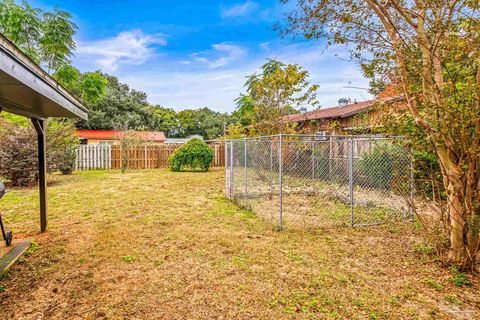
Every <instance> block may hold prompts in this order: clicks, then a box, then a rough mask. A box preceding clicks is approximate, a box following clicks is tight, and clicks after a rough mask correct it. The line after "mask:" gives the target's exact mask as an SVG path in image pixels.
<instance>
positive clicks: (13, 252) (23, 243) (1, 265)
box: [0, 235, 32, 273]
mask: <svg viewBox="0 0 480 320" xmlns="http://www.w3.org/2000/svg"><path fill="white" fill-rule="evenodd" d="M0 237H1V235H0ZM31 243H32V242H31V241H30V240H25V239H23V240H15V239H14V240H13V242H12V244H11V245H10V246H9V247H7V246H6V245H5V242H4V241H2V243H1V245H0V273H3V272H5V271H7V270H8V269H9V268H10V267H11V266H12V265H13V264H14V263H15V261H17V260H18V258H20V257H21V256H22V254H23V253H24V252H25V251H27V250H28V248H30V245H31Z"/></svg>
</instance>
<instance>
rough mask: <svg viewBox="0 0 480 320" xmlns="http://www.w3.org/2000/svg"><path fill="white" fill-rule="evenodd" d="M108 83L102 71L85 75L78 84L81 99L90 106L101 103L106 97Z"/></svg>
mask: <svg viewBox="0 0 480 320" xmlns="http://www.w3.org/2000/svg"><path fill="white" fill-rule="evenodd" d="M107 83H108V80H107V79H106V78H105V77H104V76H103V75H102V74H101V73H100V71H96V72H87V73H84V74H83V75H82V76H81V79H80V81H79V83H78V87H79V89H80V92H81V93H80V97H81V98H82V99H83V100H84V101H86V102H87V103H90V104H94V103H97V102H99V101H100V100H101V99H102V98H103V97H104V96H105V91H106V87H107Z"/></svg>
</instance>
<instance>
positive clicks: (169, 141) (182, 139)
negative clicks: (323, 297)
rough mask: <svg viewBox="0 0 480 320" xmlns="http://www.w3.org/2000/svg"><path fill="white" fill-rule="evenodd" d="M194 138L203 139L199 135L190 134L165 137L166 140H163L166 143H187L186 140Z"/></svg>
mask: <svg viewBox="0 0 480 320" xmlns="http://www.w3.org/2000/svg"><path fill="white" fill-rule="evenodd" d="M194 138H196V139H200V140H203V137H202V136H201V135H199V134H192V135H191V136H188V137H185V138H167V140H165V143H166V144H184V143H187V142H188V141H190V140H192V139H194Z"/></svg>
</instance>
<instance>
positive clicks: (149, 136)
mask: <svg viewBox="0 0 480 320" xmlns="http://www.w3.org/2000/svg"><path fill="white" fill-rule="evenodd" d="M121 133H122V131H119V130H93V129H80V130H77V136H78V137H79V138H82V139H96V140H119V135H120V134H121ZM135 133H136V134H138V135H139V136H141V137H142V138H144V139H145V140H149V141H156V142H163V141H165V140H166V138H165V133H163V132H161V131H135Z"/></svg>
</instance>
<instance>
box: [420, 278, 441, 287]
mask: <svg viewBox="0 0 480 320" xmlns="http://www.w3.org/2000/svg"><path fill="white" fill-rule="evenodd" d="M423 282H425V283H426V284H428V285H429V286H430V287H432V288H434V289H436V290H440V289H442V288H443V286H442V285H441V284H440V283H438V282H437V281H436V280H435V279H433V278H430V277H428V278H425V279H423Z"/></svg>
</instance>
